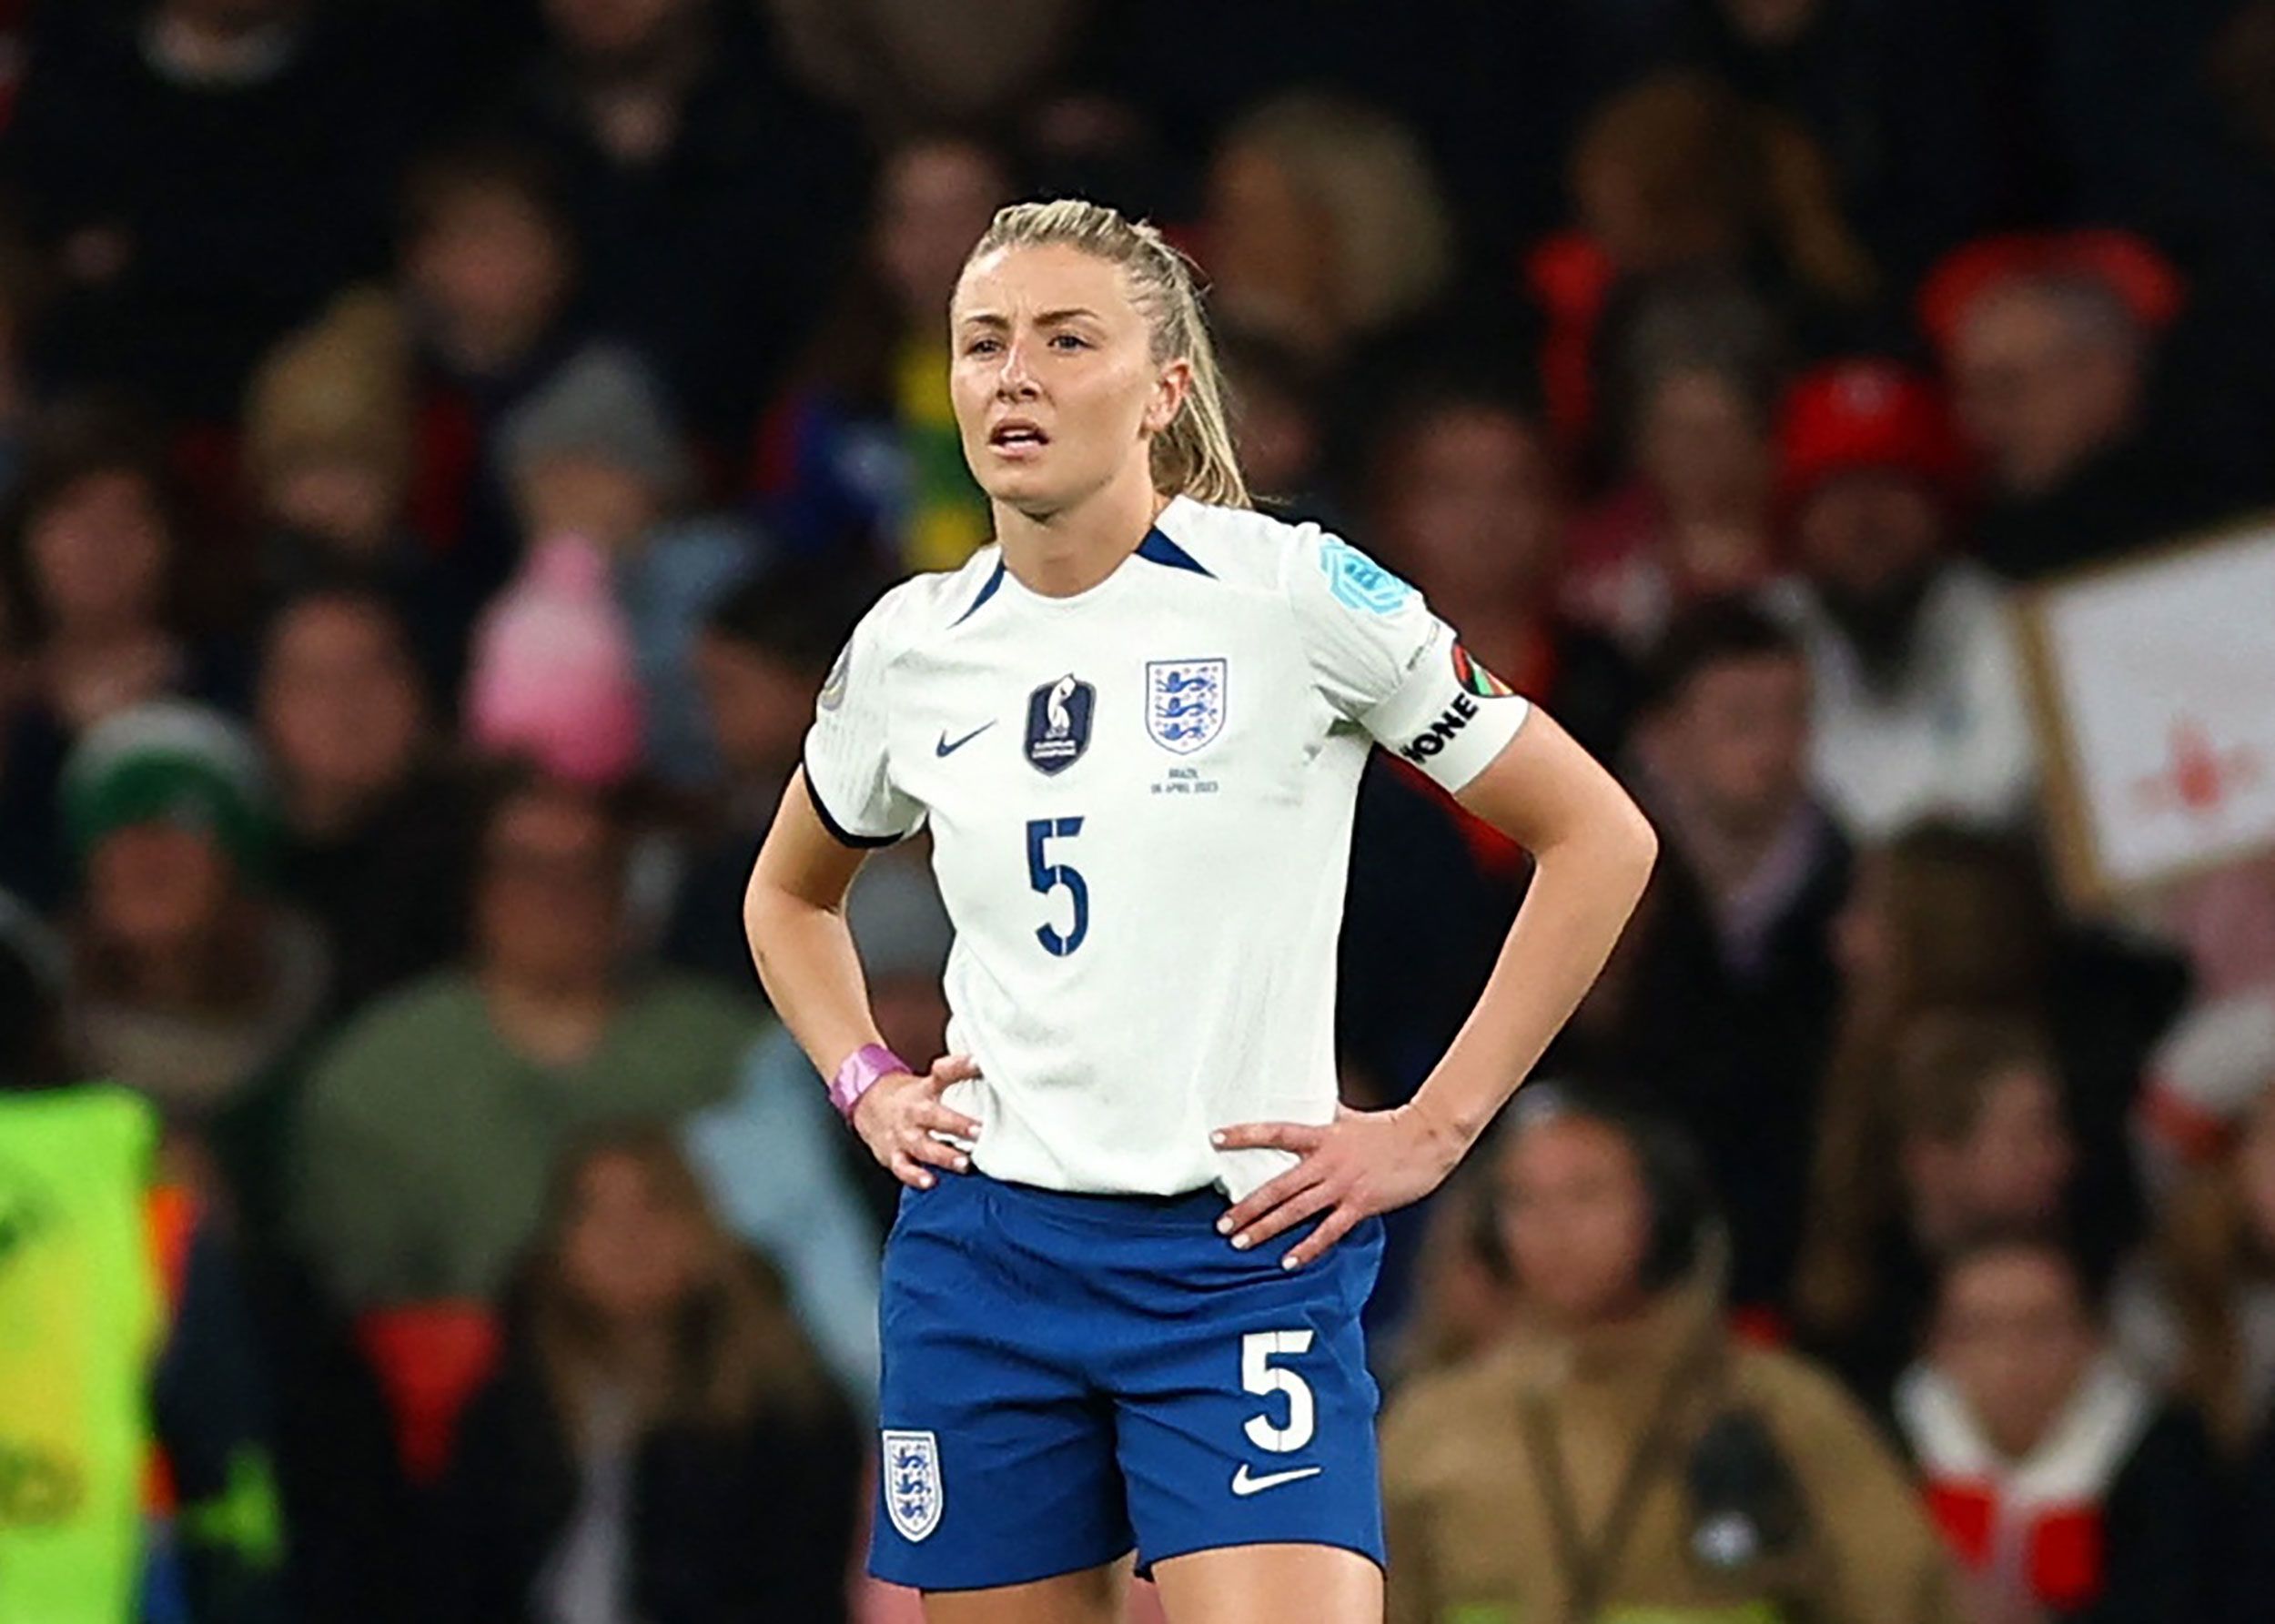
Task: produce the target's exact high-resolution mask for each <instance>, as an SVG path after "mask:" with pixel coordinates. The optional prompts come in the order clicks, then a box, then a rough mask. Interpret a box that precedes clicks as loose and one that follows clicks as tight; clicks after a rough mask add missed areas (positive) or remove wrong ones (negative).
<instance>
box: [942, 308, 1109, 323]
mask: <svg viewBox="0 0 2275 1624" xmlns="http://www.w3.org/2000/svg"><path fill="white" fill-rule="evenodd" d="M1097 319H1098V313H1097V311H1096V310H1093V309H1091V308H1088V307H1087V306H1085V305H1069V306H1067V308H1065V309H1063V310H1044V311H1041V312H1039V313H1038V314H1037V315H1036V318H1035V325H1036V327H1057V326H1058V325H1059V324H1060V323H1062V322H1068V321H1096V320H1097ZM956 325H957V326H959V327H984V328H1008V327H1009V326H1010V325H1011V319H1010V318H1008V317H1006V316H1002V315H999V314H997V313H996V311H993V310H970V311H966V313H965V314H964V315H962V316H960V317H958V318H956Z"/></svg>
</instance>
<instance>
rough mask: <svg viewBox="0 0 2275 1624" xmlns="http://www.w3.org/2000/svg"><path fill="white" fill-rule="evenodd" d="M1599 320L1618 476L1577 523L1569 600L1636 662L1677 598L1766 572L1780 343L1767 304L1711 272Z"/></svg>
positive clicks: (1662, 285)
mask: <svg viewBox="0 0 2275 1624" xmlns="http://www.w3.org/2000/svg"><path fill="white" fill-rule="evenodd" d="M1605 328H1606V331H1605V342H1604V348H1606V349H1607V350H1608V351H1609V352H1610V353H1609V354H1608V355H1607V356H1606V357H1605V358H1603V366H1604V368H1605V370H1606V371H1608V373H1609V379H1608V383H1607V387H1606V389H1605V401H1604V405H1605V412H1604V416H1605V419H1606V421H1605V429H1606V435H1605V438H1606V439H1608V440H1609V441H1611V442H1612V443H1613V446H1614V447H1615V449H1616V456H1617V459H1618V462H1619V469H1620V471H1619V474H1618V481H1619V482H1618V483H1617V484H1616V485H1615V487H1614V488H1613V490H1612V491H1611V492H1610V494H1608V495H1607V496H1605V497H1604V498H1603V499H1601V500H1600V501H1598V502H1597V503H1596V504H1595V505H1594V506H1593V507H1592V508H1590V509H1588V510H1586V511H1585V512H1583V513H1582V514H1581V515H1580V516H1579V517H1578V519H1576V520H1575V522H1574V524H1573V526H1572V562H1571V566H1570V568H1569V569H1568V570H1566V571H1565V573H1564V578H1563V600H1564V605H1565V607H1566V609H1567V610H1569V611H1570V612H1571V613H1572V616H1573V618H1574V619H1576V620H1582V621H1583V622H1585V623H1586V624H1588V625H1590V626H1593V627H1594V628H1596V629H1597V630H1601V631H1603V632H1604V633H1605V634H1607V635H1609V636H1610V637H1612V638H1613V639H1615V640H1616V641H1618V642H1619V643H1620V644H1621V646H1622V647H1623V648H1624V649H1625V650H1626V651H1628V652H1629V653H1631V654H1634V655H1637V656H1641V655H1642V654H1643V653H1644V652H1645V651H1648V650H1649V649H1650V648H1651V647H1652V645H1653V644H1654V643H1655V642H1656V641H1658V639H1659V635H1660V633H1661V632H1663V631H1664V630H1666V625H1667V621H1668V620H1670V619H1671V618H1672V617H1673V615H1674V614H1675V613H1676V612H1677V611H1679V610H1681V609H1682V608H1683V607H1684V605H1686V604H1688V603H1691V602H1694V601H1695V600H1698V599H1700V598H1702V597H1711V596H1713V595H1714V594H1716V593H1720V592H1727V591H1735V590H1741V589H1744V588H1751V587H1754V586H1758V585H1760V584H1761V583H1762V582H1763V581H1764V580H1766V579H1767V578H1768V576H1769V574H1770V572H1771V565H1772V561H1773V559H1774V556H1775V551H1774V543H1775V534H1774V528H1775V527H1774V522H1773V521H1774V519H1775V513H1774V510H1773V508H1772V505H1771V498H1772V496H1773V495H1774V494H1775V474H1776V458H1775V449H1774V447H1773V445H1772V442H1771V428H1772V419H1773V418H1774V417H1775V412H1776V406H1777V395H1778V385H1779V381H1780V378H1779V368H1780V362H1781V356H1780V354H1779V350H1780V348H1781V343H1782V341H1781V339H1780V336H1779V334H1778V331H1777V324H1776V318H1775V316H1774V315H1773V314H1772V312H1771V311H1770V309H1769V308H1768V307H1767V306H1766V305H1765V304H1764V303H1763V301H1762V300H1761V299H1760V298H1757V297H1756V296H1755V295H1754V294H1753V293H1752V292H1750V291H1749V290H1748V289H1747V288H1746V287H1745V285H1744V283H1742V282H1738V281H1735V280H1733V279H1730V278H1728V277H1719V276H1715V277H1704V278H1701V277H1686V276H1675V277H1662V278H1658V279H1656V280H1653V281H1651V282H1647V283H1645V284H1643V286H1642V287H1639V289H1638V290H1637V293H1636V297H1635V298H1633V300H1632V301H1630V303H1629V306H1628V308H1626V309H1625V310H1624V311H1622V310H1618V309H1614V310H1613V312H1612V313H1611V314H1610V315H1609V316H1608V317H1607V318H1606V322H1605Z"/></svg>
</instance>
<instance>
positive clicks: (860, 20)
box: [765, 0, 1101, 141]
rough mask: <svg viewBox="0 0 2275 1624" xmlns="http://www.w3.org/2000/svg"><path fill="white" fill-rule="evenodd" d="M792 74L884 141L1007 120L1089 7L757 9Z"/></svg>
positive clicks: (793, 3)
mask: <svg viewBox="0 0 2275 1624" xmlns="http://www.w3.org/2000/svg"><path fill="white" fill-rule="evenodd" d="M765 9H766V11H767V12H768V13H769V14H770V15H772V17H773V23H774V25H775V26H776V27H777V28H778V29H780V30H781V33H782V36H783V44H784V49H785V51H786V52H787V54H788V55H789V56H790V59H791V61H792V62H793V63H794V65H795V66H796V68H797V70H798V72H799V73H800V74H801V75H802V76H804V78H805V80H806V81H807V82H808V83H809V84H811V85H812V86H814V88H815V89H817V90H819V91H821V92H823V93H824V95H826V96H829V97H830V99H831V100H833V101H835V102H838V103H841V104H843V105H844V106H848V107H851V108H853V109H854V111H855V112H857V113H859V114H860V115H861V116H862V118H863V120H864V122H865V123H866V124H867V125H868V126H869V129H870V132H871V134H872V136H879V137H882V138H884V139H885V140H886V141H890V140H895V139H902V138H905V137H906V136H907V135H908V134H909V132H910V131H911V130H912V129H922V128H925V127H927V126H938V125H940V124H942V123H944V122H945V123H958V124H981V123H986V122H990V121H1000V120H1002V119H1003V118H1005V117H1006V116H1009V115H1013V114H1016V112H1017V110H1018V108H1019V106H1020V105H1021V104H1022V103H1023V102H1024V101H1026V99H1027V98H1028V97H1029V96H1032V95H1034V94H1035V93H1036V91H1038V90H1039V89H1041V88H1043V87H1045V86H1046V84H1047V78H1046V76H1048V75H1049V74H1050V73H1051V72H1052V70H1053V69H1055V68H1057V66H1059V64H1060V63H1061V62H1063V61H1064V60H1065V58H1066V57H1067V55H1068V54H1069V51H1070V49H1071V47H1072V46H1073V45H1074V43H1075V40H1076V38H1077V30H1078V29H1079V27H1080V26H1081V25H1082V24H1083V23H1084V22H1086V21H1087V20H1088V17H1089V15H1090V14H1092V13H1094V12H1096V11H1097V10H1099V9H1101V7H1100V6H1099V5H1098V4H1097V0H973V3H971V4H967V5H962V6H958V7H957V8H955V10H954V11H953V12H950V11H944V10H942V9H941V8H940V7H938V6H936V5H927V4H925V0H765Z"/></svg>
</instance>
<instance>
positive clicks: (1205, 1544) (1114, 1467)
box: [869, 1173, 1382, 1590]
mask: <svg viewBox="0 0 2275 1624" xmlns="http://www.w3.org/2000/svg"><path fill="white" fill-rule="evenodd" d="M1225 1207H1226V1203H1225V1200H1224V1198H1223V1196H1222V1195H1218V1193H1217V1192H1215V1191H1213V1190H1208V1191H1201V1192H1198V1193H1197V1194H1194V1195H1177V1196H1167V1197H1154V1196H1129V1195H1062V1194H1060V1193H1058V1192H1056V1191H1050V1190H1038V1189H1034V1188H1032V1187H1030V1186H1028V1185H1012V1184H1005V1183H1003V1182H1001V1181H999V1180H996V1179H991V1178H987V1177H986V1176H984V1175H979V1174H976V1173H975V1174H966V1175H955V1174H947V1175H942V1176H941V1178H940V1181H939V1183H938V1184H937V1185H935V1186H934V1187H933V1188H932V1189H930V1190H923V1191H919V1190H906V1191H904V1192H903V1193H902V1196H901V1206H900V1215H899V1217H898V1218H897V1219H896V1220H895V1223H894V1226H893V1233H892V1236H891V1237H890V1239H888V1240H887V1241H886V1243H885V1289H884V1302H883V1316H884V1330H885V1372H884V1389H883V1393H882V1396H881V1398H880V1403H879V1410H880V1414H881V1418H882V1427H883V1438H882V1440H881V1443H882V1458H881V1460H880V1465H879V1472H878V1479H879V1480H878V1486H877V1487H878V1500H877V1515H876V1527H875V1536H874V1538H873V1539H872V1542H871V1545H870V1550H869V1571H870V1572H872V1573H874V1574H875V1575H876V1576H877V1577H878V1578H879V1579H888V1580H891V1581H892V1582H894V1583H896V1584H904V1585H912V1586H915V1588H917V1589H924V1590H968V1589H984V1588H986V1587H990V1586H995V1585H1013V1584H1025V1583H1026V1582H1028V1581H1030V1580H1033V1579H1047V1578H1049V1577H1051V1576H1052V1575H1054V1574H1059V1573H1072V1572H1076V1571H1078V1570H1080V1569H1087V1568H1096V1567H1098V1566H1100V1565H1102V1564H1104V1563H1107V1562H1110V1561H1112V1560H1114V1559H1115V1558H1117V1557H1120V1556H1121V1555H1123V1554H1124V1553H1125V1552H1127V1551H1128V1550H1129V1549H1130V1548H1132V1547H1133V1546H1134V1547H1135V1548H1136V1549H1137V1551H1138V1570H1139V1571H1140V1572H1141V1573H1143V1572H1146V1571H1148V1569H1150V1568H1151V1566H1152V1564H1154V1563H1156V1562H1160V1561H1166V1560H1167V1559H1168V1558H1171V1557H1175V1556H1181V1555H1183V1554H1185V1553H1186V1552H1188V1551H1196V1550H1208V1549H1213V1548H1217V1547H1220V1546H1228V1545H1259V1544H1267V1543H1279V1542H1282V1541H1287V1542H1294V1543H1300V1544H1308V1545H1334V1546H1341V1547H1344V1548H1348V1549H1350V1550H1355V1551H1358V1552H1360V1553H1361V1554H1362V1555H1364V1556H1367V1557H1369V1558H1372V1559H1373V1560H1374V1561H1375V1562H1376V1563H1377V1564H1380V1562H1381V1561H1382V1506H1381V1498H1380V1489H1379V1488H1378V1485H1377V1468H1376V1457H1375V1438H1374V1417H1375V1407H1376V1400H1377V1397H1378V1395H1377V1392H1376V1388H1375V1384H1374V1378H1373V1377H1372V1376H1370V1374H1369V1372H1368V1370H1367V1361H1366V1347H1365V1345H1364V1343H1363V1341H1362V1340H1361V1338H1360V1329H1359V1313H1360V1308H1361V1307H1362V1306H1365V1303H1366V1300H1367V1294H1368V1293H1369V1292H1370V1291H1371V1290H1372V1289H1373V1288H1374V1278H1375V1271H1376V1269H1377V1267H1378V1266H1380V1262H1381V1257H1382V1228H1381V1225H1380V1222H1378V1221H1377V1220H1375V1219H1372V1218H1370V1219H1368V1220H1367V1221H1366V1222H1364V1223H1362V1224H1361V1225H1360V1226H1359V1227H1358V1228H1356V1229H1355V1230H1353V1231H1352V1232H1351V1233H1350V1235H1348V1236H1345V1237H1344V1238H1343V1240H1342V1241H1341V1243H1340V1244H1339V1245H1338V1246H1334V1247H1332V1248H1330V1250H1329V1252H1328V1253H1327V1255H1326V1256H1324V1257H1321V1258H1319V1259H1316V1260H1315V1261H1313V1262H1312V1263H1310V1264H1309V1265H1308V1266H1305V1267H1303V1268H1300V1269H1295V1270H1287V1269H1282V1268H1281V1267H1280V1266H1279V1259H1280V1256H1281V1255H1282V1254H1283V1253H1285V1252H1286V1251H1287V1250H1288V1248H1289V1246H1293V1245H1295V1244H1296V1242H1297V1241H1298V1240H1299V1239H1300V1238H1301V1237H1302V1236H1304V1235H1306V1234H1308V1233H1309V1231H1310V1230H1311V1228H1312V1227H1313V1225H1312V1224H1299V1225H1298V1226H1296V1227H1295V1228H1294V1229H1292V1230H1290V1231H1289V1232H1288V1233H1286V1234H1284V1235H1281V1236H1278V1237H1276V1238H1275V1239H1273V1240H1271V1241H1268V1242H1267V1243H1265V1244H1264V1245H1263V1246H1259V1247H1257V1248H1256V1249H1255V1250H1253V1251H1251V1252H1248V1253H1241V1252H1236V1251H1234V1250H1233V1249H1232V1246H1231V1245H1230V1244H1229V1242H1228V1241H1227V1240H1226V1239H1225V1237H1224V1236H1220V1235H1218V1233H1217V1232H1216V1228H1215V1225H1216V1221H1217V1219H1218V1217H1219V1216H1221V1215H1223V1213H1224V1211H1225Z"/></svg>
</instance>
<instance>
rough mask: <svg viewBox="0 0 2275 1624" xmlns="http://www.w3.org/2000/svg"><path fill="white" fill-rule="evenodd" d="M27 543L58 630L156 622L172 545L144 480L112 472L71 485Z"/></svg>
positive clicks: (36, 522) (36, 523) (41, 516)
mask: <svg viewBox="0 0 2275 1624" xmlns="http://www.w3.org/2000/svg"><path fill="white" fill-rule="evenodd" d="M26 543H27V546H28V548H29V550H30V553H31V565H32V576H33V581H34V590H35V591H36V592H37V594H38V595H39V600H40V604H41V606H42V607H43V608H44V609H45V610H46V612H47V615H48V617H49V619H51V620H53V621H54V622H55V623H56V627H57V629H58V630H66V631H68V630H74V629H79V628H87V629H96V628H110V627H115V626H118V625H121V624H130V623H133V622H136V621H144V622H150V621H155V620H157V617H158V613H159V610H160V607H161V603H162V600H163V598H164V596H165V590H166V566H167V560H168V558H169V557H170V555H171V554H172V552H173V546H174V541H173V537H172V535H171V534H170V533H169V532H168V531H167V527H166V519H165V518H164V516H163V515H162V514H160V512H159V511H158V506H157V499H155V497H154V496H153V494H152V492H151V490H150V488H149V486H148V484H147V482H146V481H145V480H144V479H142V478H141V476H140V475H138V474H136V473H134V472H133V471H132V470H130V469H107V470H104V471H101V472H97V473H91V474H88V475H87V476H86V478H84V479H77V480H75V481H74V482H73V483H71V484H69V485H66V486H65V487H64V488H63V489H61V490H59V491H57V492H56V494H55V496H54V497H52V498H51V499H49V500H48V502H47V504H46V506H45V507H44V508H42V509H40V511H39V513H38V515H37V516H36V517H35V518H34V519H33V520H32V523H31V530H30V534H29V536H28V537H27V538H26Z"/></svg>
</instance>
